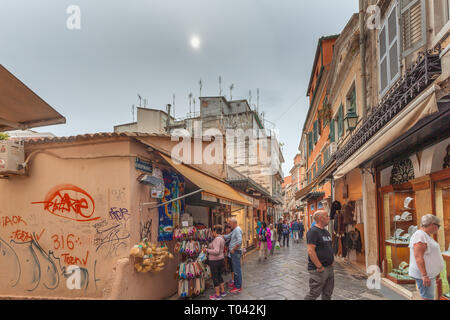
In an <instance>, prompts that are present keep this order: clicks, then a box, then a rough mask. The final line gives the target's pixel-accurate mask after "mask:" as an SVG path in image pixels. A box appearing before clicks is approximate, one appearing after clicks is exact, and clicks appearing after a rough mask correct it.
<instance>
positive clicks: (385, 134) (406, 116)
mask: <svg viewBox="0 0 450 320" xmlns="http://www.w3.org/2000/svg"><path fill="white" fill-rule="evenodd" d="M436 90H437V86H436V85H432V86H431V87H430V88H428V89H427V90H425V91H424V92H423V93H422V94H421V95H420V96H419V97H417V98H416V99H415V100H413V101H412V102H411V103H410V104H409V105H408V106H406V107H405V108H404V109H403V110H402V111H401V112H400V113H399V114H398V115H397V116H396V117H395V118H394V119H392V120H391V122H389V123H388V124H386V125H385V126H384V127H383V128H381V129H380V130H379V131H378V132H377V133H376V134H375V135H374V136H373V137H372V138H371V139H370V140H369V141H367V142H366V143H365V144H364V145H363V146H362V147H361V148H359V149H358V150H357V151H356V152H355V153H354V154H352V155H351V156H350V157H349V158H348V159H347V160H346V161H345V162H344V163H343V164H342V165H340V166H339V167H338V169H337V170H336V172H335V173H334V174H333V177H334V179H339V178H342V177H343V176H344V175H346V174H347V173H348V172H350V171H351V170H353V169H354V168H357V167H358V166H359V165H360V164H362V163H363V162H365V161H366V160H368V159H369V158H371V157H372V156H373V155H375V154H376V153H377V152H378V151H380V150H381V149H383V148H384V147H386V146H388V145H389V144H390V143H392V142H393V141H394V140H395V139H396V138H397V137H399V136H401V135H402V133H404V132H406V131H408V130H409V129H410V128H412V127H413V126H414V125H415V124H416V123H417V122H418V121H419V120H420V119H422V118H424V117H426V116H429V115H431V114H433V113H435V112H438V107H437V102H436Z"/></svg>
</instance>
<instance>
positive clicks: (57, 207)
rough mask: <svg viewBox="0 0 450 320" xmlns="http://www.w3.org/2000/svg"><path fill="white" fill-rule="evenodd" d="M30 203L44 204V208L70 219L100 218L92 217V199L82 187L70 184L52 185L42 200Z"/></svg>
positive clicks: (93, 206) (87, 219) (93, 207)
mask: <svg viewBox="0 0 450 320" xmlns="http://www.w3.org/2000/svg"><path fill="white" fill-rule="evenodd" d="M32 204H44V210H47V211H48V212H50V213H51V214H54V215H55V216H58V217H62V218H66V219H70V220H75V221H92V220H97V219H100V217H93V214H94V210H95V203H94V199H92V197H91V196H90V195H89V194H88V193H87V192H86V191H84V190H83V189H81V188H78V187H77V186H74V185H71V184H67V185H60V186H56V187H54V188H53V189H51V190H50V191H49V192H48V193H47V195H46V196H45V199H44V201H38V202H32Z"/></svg>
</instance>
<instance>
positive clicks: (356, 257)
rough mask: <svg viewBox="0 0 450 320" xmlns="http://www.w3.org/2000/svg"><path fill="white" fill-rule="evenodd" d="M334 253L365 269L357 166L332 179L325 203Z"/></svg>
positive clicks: (361, 208)
mask: <svg viewBox="0 0 450 320" xmlns="http://www.w3.org/2000/svg"><path fill="white" fill-rule="evenodd" d="M329 210H330V229H331V232H330V233H331V234H332V238H333V249H334V253H335V255H336V256H338V257H342V258H344V259H345V260H347V261H349V262H352V263H353V264H354V265H355V266H357V267H360V268H362V269H364V270H365V269H366V257H365V243H364V224H365V221H364V215H363V200H362V179H361V173H360V170H359V169H354V170H351V171H350V172H349V173H347V174H346V175H345V176H344V177H342V178H340V179H337V180H336V181H335V182H334V201H333V202H332V203H331V204H330V206H329Z"/></svg>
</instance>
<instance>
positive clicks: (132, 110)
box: [131, 104, 135, 122]
mask: <svg viewBox="0 0 450 320" xmlns="http://www.w3.org/2000/svg"><path fill="white" fill-rule="evenodd" d="M134 108H135V105H134V104H133V105H132V106H131V114H132V115H133V122H134Z"/></svg>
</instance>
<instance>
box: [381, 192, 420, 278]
mask: <svg viewBox="0 0 450 320" xmlns="http://www.w3.org/2000/svg"><path fill="white" fill-rule="evenodd" d="M382 197H383V198H382V199H383V213H384V234H385V249H386V259H385V275H386V277H387V278H388V279H390V280H391V281H393V282H395V283H398V284H413V283H415V281H414V279H413V278H411V277H410V276H408V271H409V258H410V257H409V256H410V249H409V239H410V237H411V236H412V235H413V233H414V232H416V230H417V213H416V209H415V192H414V191H413V189H412V186H411V184H410V183H405V184H402V185H393V186H388V187H384V188H382Z"/></svg>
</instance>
